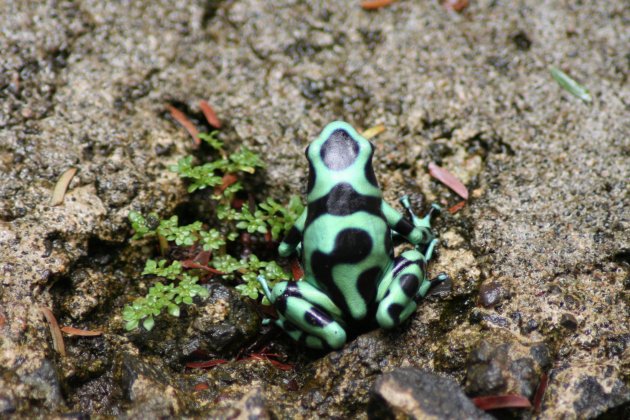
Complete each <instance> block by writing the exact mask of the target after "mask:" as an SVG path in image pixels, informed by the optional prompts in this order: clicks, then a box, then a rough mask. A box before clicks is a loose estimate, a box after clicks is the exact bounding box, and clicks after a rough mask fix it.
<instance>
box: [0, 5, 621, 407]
mask: <svg viewBox="0 0 630 420" xmlns="http://www.w3.org/2000/svg"><path fill="white" fill-rule="evenodd" d="M311 3H315V4H311ZM470 3H471V4H470V6H469V7H468V8H466V9H465V10H464V11H463V12H462V13H459V14H458V13H455V12H449V11H447V10H446V9H445V8H444V7H442V6H441V5H440V2H438V1H425V2H413V1H409V0H400V1H398V2H395V3H394V4H393V5H392V6H390V7H387V8H383V9H380V10H377V11H365V10H363V9H361V7H360V6H359V2H358V1H356V2H355V1H352V2H351V1H348V2H338V1H321V2H306V1H298V0H293V1H291V0H285V1H275V2H268V1H262V0H242V1H215V0H204V1H202V0H197V1H192V0H189V1H186V0H184V1H178V2H172V1H154V2H150V3H146V4H145V3H143V2H130V3H127V4H125V5H124V6H122V5H120V4H118V3H113V2H100V1H88V0H85V1H54V2H53V1H51V2H23V1H18V0H14V1H11V0H0V16H3V18H2V19H1V20H0V57H2V59H1V60H0V177H1V182H0V373H1V374H0V416H2V415H4V414H10V413H16V414H20V415H24V416H32V415H52V414H64V413H86V414H88V413H89V414H111V415H127V416H129V417H135V416H142V415H146V413H152V414H154V415H182V414H199V415H213V414H214V415H218V416H231V415H234V414H235V413H238V412H240V413H243V412H251V413H255V414H256V415H258V416H265V415H268V414H272V415H275V416H278V417H281V418H288V417H294V416H296V415H302V416H305V417H312V416H316V415H319V416H341V417H349V416H358V417H362V418H365V417H366V416H367V413H368V411H369V410H370V408H369V407H373V406H374V404H376V402H375V398H377V397H375V393H374V392H375V391H374V390H373V389H372V386H373V384H374V382H375V381H376V380H377V378H379V377H380V375H382V374H384V373H388V372H391V371H393V370H394V369H395V368H397V367H408V368H413V367H418V368H423V369H429V370H432V371H434V372H438V373H440V374H442V375H446V376H450V377H451V378H453V379H455V380H456V381H457V383H459V385H460V386H461V387H462V389H463V390H464V391H465V392H466V394H467V395H468V396H469V397H474V396H479V395H496V394H506V393H516V394H521V395H524V396H526V397H527V398H530V399H531V400H533V399H534V398H535V393H536V389H537V388H538V385H539V383H540V382H541V378H542V377H543V376H544V375H547V376H548V378H549V381H548V387H547V389H546V392H545V394H544V398H543V400H542V407H541V412H540V413H539V414H537V415H535V414H531V413H530V412H529V411H526V410H525V411H524V410H520V411H513V412H512V413H511V414H512V415H517V416H523V417H529V416H532V415H534V416H540V417H542V418H559V417H565V418H574V417H580V418H595V417H598V416H602V415H608V416H611V418H614V417H615V416H624V415H630V414H629V411H630V302H629V299H630V298H629V296H630V274H629V273H630V260H629V259H630V233H629V232H630V225H629V224H630V210H628V209H629V208H630V199H629V196H628V184H627V181H628V179H630V165H629V164H628V162H629V161H630V160H629V158H630V156H629V155H630V119H629V118H628V115H629V112H628V107H629V105H630V88H629V87H628V86H629V85H628V74H629V73H630V68H629V67H630V60H629V56H628V45H630V7H628V4H627V2H624V1H608V2H584V3H586V4H584V3H582V2H569V3H565V2H554V1H546V2H534V1H521V2H499V1H475V0H471V2H470ZM552 65H554V66H557V67H559V68H561V69H563V70H564V71H566V72H567V73H568V74H569V75H570V76H571V77H573V78H575V79H576V80H578V81H579V82H581V83H582V84H584V85H585V86H586V87H587V88H588V89H589V90H590V93H591V95H592V98H593V100H592V102H591V103H585V102H582V101H581V100H580V99H578V98H576V97H573V96H571V95H570V94H569V93H568V92H566V91H564V90H563V89H562V88H561V87H560V86H559V85H558V84H557V83H556V82H555V81H554V80H553V79H552V78H551V76H550V73H549V66H552ZM199 99H206V100H208V101H210V103H212V105H213V106H214V108H215V109H216V110H217V113H218V114H219V116H220V118H221V120H222V122H223V124H224V128H223V129H222V132H221V133H222V134H221V136H222V138H223V140H225V142H226V143H227V144H228V145H240V144H245V145H248V146H249V147H251V148H252V149H253V150H255V151H257V152H259V153H261V154H262V155H263V156H264V159H265V161H266V163H267V165H268V166H267V169H266V171H265V172H264V173H263V176H264V180H265V183H266V184H267V186H268V190H267V191H268V194H269V195H272V196H274V197H275V198H276V199H278V200H282V199H283V198H285V197H288V195H289V194H290V193H301V192H303V191H304V189H305V184H306V169H307V165H306V164H305V159H304V157H303V149H304V148H305V146H306V144H307V143H308V142H309V141H310V140H311V139H312V138H314V137H315V136H316V135H317V134H319V131H320V130H321V129H322V128H323V126H324V125H325V124H327V123H328V122H330V121H332V120H337V119H342V120H346V121H348V122H350V123H351V124H353V125H354V126H355V127H357V128H359V129H364V128H367V127H370V126H373V125H376V124H384V125H385V127H386V131H385V132H384V133H383V134H381V135H379V136H378V137H377V138H376V139H374V144H375V146H376V152H375V169H376V171H377V176H378V178H379V181H380V184H381V186H382V188H383V190H384V193H385V197H386V199H387V200H388V201H389V202H390V203H396V200H397V198H398V197H399V196H400V195H402V194H403V193H408V194H410V195H411V197H412V203H413V204H414V206H415V207H419V206H421V205H422V204H423V203H425V204H426V203H427V202H432V201H436V202H440V203H442V204H443V205H445V207H449V206H452V205H455V204H456V203H458V202H459V201H460V199H458V198H457V196H455V195H454V194H453V193H451V192H449V190H448V189H447V188H446V187H444V186H443V185H441V184H439V183H438V182H436V181H435V180H434V179H432V178H431V177H430V176H429V174H428V170H427V166H428V163H429V162H431V161H433V162H436V163H438V164H439V165H441V166H443V167H445V168H447V169H448V170H449V171H451V172H452V173H453V174H455V175H456V176H457V177H458V178H460V179H461V180H462V181H463V182H464V183H465V184H466V185H467V187H468V189H469V191H470V192H471V194H470V195H471V196H470V198H469V200H468V201H467V203H466V205H465V207H464V208H463V209H462V210H460V211H459V212H457V213H456V214H450V213H448V212H444V213H443V214H442V216H441V217H440V218H439V219H438V220H437V221H436V226H437V228H436V229H437V232H438V234H439V235H440V237H441V240H442V243H441V246H440V248H439V250H438V254H437V256H436V259H435V262H434V263H433V264H432V265H430V267H429V270H430V272H431V273H432V275H434V274H436V273H438V272H441V271H442V272H446V273H447V274H449V276H450V278H451V284H452V287H451V289H450V290H448V289H447V288H446V289H445V290H441V291H439V293H437V294H436V295H434V296H432V297H431V298H429V299H428V300H427V302H425V303H423V304H422V305H421V306H420V308H419V309H418V311H417V314H415V316H414V317H412V320H411V321H410V322H408V323H406V324H405V325H403V326H401V327H400V328H398V329H396V330H395V331H392V332H383V331H375V332H372V333H368V334H366V335H363V336H361V337H359V338H357V339H356V340H354V341H353V342H351V343H348V344H347V345H346V347H344V349H342V350H341V351H338V352H333V353H330V354H328V355H325V356H322V355H314V354H312V353H311V352H307V351H304V350H303V349H300V348H299V347H295V346H294V345H293V344H292V343H290V342H289V341H288V340H287V339H285V338H283V337H282V336H277V337H275V338H274V339H273V340H274V342H275V343H276V344H274V345H276V346H277V349H278V350H279V351H282V352H283V354H285V355H286V357H287V360H288V361H289V362H291V364H293V365H294V369H293V370H292V371H282V370H281V369H277V368H276V367H274V366H273V365H271V364H269V363H268V362H265V361H260V360H244V361H238V362H236V361H233V362H230V363H228V364H225V365H221V366H218V367H216V368H214V369H211V370H207V371H197V370H195V371H190V370H184V368H183V365H182V364H181V362H179V363H180V364H179V365H178V361H177V359H176V358H174V356H172V354H177V355H179V354H180V353H185V352H186V351H191V349H190V348H186V349H185V350H182V349H181V348H178V349H177V351H176V352H175V353H172V354H170V355H169V354H167V353H168V349H166V350H165V349H164V348H161V350H160V351H159V352H157V351H155V352H152V351H150V350H151V349H150V348H149V347H147V346H146V345H143V342H142V336H140V337H130V335H129V334H127V333H125V331H124V329H123V328H122V320H121V317H120V312H121V310H122V307H123V306H124V304H125V303H127V302H128V301H129V299H131V298H132V297H133V294H134V293H135V292H136V291H137V290H136V287H137V286H136V285H137V283H138V282H139V281H140V280H139V278H140V275H139V273H140V271H141V270H142V266H143V261H144V259H145V258H147V257H148V256H150V255H151V252H152V249H151V247H149V246H145V247H139V246H137V245H130V244H129V241H128V239H129V237H130V233H131V232H130V226H129V223H128V222H127V215H128V213H129V211H130V210H137V211H141V212H147V211H156V212H158V213H160V214H161V215H165V216H166V215H170V214H172V213H173V212H174V211H176V209H180V210H181V208H182V205H183V204H182V203H185V200H186V193H185V186H184V185H183V183H182V182H181V181H180V180H179V179H178V178H177V177H176V176H175V175H174V174H173V173H171V172H170V171H168V170H167V168H168V166H169V165H170V164H172V163H173V162H175V161H176V160H177V159H178V158H180V157H182V156H184V155H186V154H188V153H189V152H190V146H191V142H190V139H189V138H188V137H187V135H186V134H185V132H184V131H183V130H182V129H180V128H179V127H178V126H177V124H176V123H175V122H174V121H173V120H172V119H171V118H170V116H169V115H168V113H167V112H166V108H165V105H166V104H168V103H170V104H174V105H176V106H178V107H179V108H180V109H182V110H184V111H186V112H188V113H189V114H190V115H192V117H193V118H195V117H198V115H199V109H198V108H197V101H198V100H199ZM195 121H196V120H195ZM199 124H200V125H201V128H203V124H202V123H199ZM69 167H76V168H78V172H77V175H76V176H75V177H74V178H73V180H72V182H71V183H70V186H69V191H68V194H67V195H66V197H65V201H64V203H63V204H62V205H60V206H56V207H51V206H50V204H49V203H50V198H51V194H52V190H53V188H54V186H55V183H56V181H57V179H58V178H59V176H60V175H61V174H62V173H63V172H64V171H65V170H66V169H68V168H69ZM423 198H424V199H423ZM178 206H179V207H178ZM221 293H222V295H221V296H226V297H225V300H222V302H223V303H222V305H224V306H225V302H230V300H229V299H233V297H232V298H229V295H230V293H229V292H226V291H222V292H221ZM42 306H45V307H48V308H50V309H52V311H53V312H54V313H55V315H56V316H57V318H58V320H59V322H60V324H61V325H72V326H75V327H80V328H91V329H100V330H103V331H104V332H105V334H104V335H102V336H100V337H95V338H76V337H74V338H70V337H66V340H65V345H66V353H67V354H66V356H65V357H62V356H60V355H59V354H58V352H56V351H55V350H54V348H53V343H52V339H51V334H50V332H49V329H48V324H47V323H46V321H45V320H44V318H43V316H42V313H41V311H40V307H42ZM239 308H240V309H239V311H247V310H246V309H245V308H244V307H240V306H239ZM186 316H187V315H186V314H184V315H183V318H185V317H186ZM188 316H191V317H192V316H193V315H191V314H189V315H188ZM244 317H245V318H247V319H254V318H252V317H251V316H249V315H247V316H244ZM189 321H190V322H193V321H191V320H189ZM212 328H214V329H213V331H215V330H216V328H215V327H212ZM217 328H218V327H217ZM231 328H233V329H238V326H236V327H234V326H232V327H231ZM247 331H250V329H248V330H247ZM173 337H174V336H172V335H169V339H172V338H173ZM148 339H149V338H148ZM150 340H152V341H155V342H159V341H160V340H159V337H150ZM171 342H172V343H174V344H172V345H173V346H175V347H177V345H178V344H177V340H176V338H175V339H172V340H171V341H169V343H171ZM189 346H192V344H190V345H189ZM217 351H219V350H217ZM230 351H231V352H232V353H226V354H225V356H226V357H228V358H229V357H235V354H234V353H233V352H234V350H233V349H232V350H230ZM220 355H221V354H217V357H218V356H220ZM178 366H179V367H178ZM200 384H202V386H199V385H200ZM414 395H415V394H414ZM495 414H497V413H495ZM503 414H505V413H503ZM503 414H501V413H499V415H503ZM508 414H510V413H508Z"/></svg>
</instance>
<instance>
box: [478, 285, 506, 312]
mask: <svg viewBox="0 0 630 420" xmlns="http://www.w3.org/2000/svg"><path fill="white" fill-rule="evenodd" d="M506 295H507V293H506V291H505V289H504V288H503V286H502V285H501V283H499V282H498V281H491V282H489V283H484V284H482V285H481V287H480V288H479V304H480V305H481V306H483V307H484V308H492V307H495V306H497V305H498V304H500V303H501V300H503V299H505V297H506Z"/></svg>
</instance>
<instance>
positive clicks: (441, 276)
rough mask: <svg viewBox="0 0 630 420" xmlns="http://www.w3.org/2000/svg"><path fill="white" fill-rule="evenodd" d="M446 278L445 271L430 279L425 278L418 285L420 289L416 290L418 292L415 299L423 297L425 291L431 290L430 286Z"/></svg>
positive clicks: (425, 293)
mask: <svg viewBox="0 0 630 420" xmlns="http://www.w3.org/2000/svg"><path fill="white" fill-rule="evenodd" d="M446 280H448V275H447V274H446V273H440V274H438V275H437V276H436V277H434V278H432V279H431V280H427V279H425V280H424V281H423V282H422V285H421V286H420V290H418V294H417V296H416V297H417V299H420V298H423V297H425V296H426V295H427V293H429V290H431V288H433V287H435V286H437V285H438V284H439V283H442V282H443V281H446Z"/></svg>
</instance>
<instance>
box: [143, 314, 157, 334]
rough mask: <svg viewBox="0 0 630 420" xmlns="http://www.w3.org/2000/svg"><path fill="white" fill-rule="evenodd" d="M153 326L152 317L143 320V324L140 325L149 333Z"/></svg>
mask: <svg viewBox="0 0 630 420" xmlns="http://www.w3.org/2000/svg"><path fill="white" fill-rule="evenodd" d="M154 325H155V321H154V320H153V317H149V318H147V319H145V320H144V322H143V323H142V326H143V327H144V328H146V330H147V331H151V330H152V329H153V326H154Z"/></svg>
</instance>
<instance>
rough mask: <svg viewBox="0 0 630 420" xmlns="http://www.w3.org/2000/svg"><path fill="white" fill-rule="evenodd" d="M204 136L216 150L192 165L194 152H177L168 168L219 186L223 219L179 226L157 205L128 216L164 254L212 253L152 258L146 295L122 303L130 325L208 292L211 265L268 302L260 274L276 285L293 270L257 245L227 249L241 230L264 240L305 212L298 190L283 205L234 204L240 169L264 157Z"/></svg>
mask: <svg viewBox="0 0 630 420" xmlns="http://www.w3.org/2000/svg"><path fill="white" fill-rule="evenodd" d="M199 138H200V139H202V140H203V141H205V142H206V143H207V144H208V145H209V146H210V148H211V149H214V150H215V151H217V152H218V154H219V158H218V159H216V160H213V161H211V162H207V163H203V164H200V165H194V164H193V157H192V156H188V157H185V158H182V159H180V160H179V161H178V163H177V165H173V166H172V167H171V170H173V171H174V172H177V173H178V174H179V176H180V177H182V178H184V179H186V180H187V181H188V183H189V184H188V191H189V192H194V191H197V190H203V189H206V188H214V193H213V194H212V196H211V197H212V199H213V200H214V201H215V204H216V217H217V219H218V222H219V221H220V222H221V224H220V226H219V225H217V227H216V228H211V227H208V226H207V225H205V224H204V223H202V222H201V221H195V222H194V223H191V224H188V225H183V226H180V225H179V219H178V217H177V216H171V217H170V218H168V219H160V218H159V217H158V216H157V215H156V214H155V213H150V214H148V215H147V216H146V217H145V216H143V215H142V214H140V213H139V212H135V211H132V212H130V213H129V221H130V222H131V226H132V228H133V230H134V236H133V239H141V238H147V237H157V238H158V240H159V244H160V249H161V251H162V255H166V253H167V251H168V250H169V249H170V248H171V247H173V246H174V247H179V248H181V249H182V252H183V251H188V253H189V254H190V256H191V258H190V260H188V261H192V259H193V258H194V255H195V254H199V253H200V252H202V251H203V252H205V253H206V255H208V258H206V260H207V264H203V263H198V262H196V261H195V262H194V263H193V264H190V263H188V264H184V263H183V262H184V261H178V260H174V261H169V260H167V259H164V258H163V259H160V260H159V261H157V260H151V259H150V260H148V261H147V262H146V265H145V268H144V271H143V273H142V274H143V275H146V276H154V277H156V278H158V279H160V280H159V281H158V282H157V283H155V284H154V285H153V286H151V287H150V288H149V291H148V294H147V295H146V296H145V297H141V298H137V299H135V300H134V301H133V303H131V304H130V305H127V306H126V307H125V308H124V310H123V319H124V320H125V328H126V329H127V330H133V329H135V328H137V327H138V326H140V325H142V326H143V327H144V328H146V329H147V330H151V329H152V328H153V326H154V325H155V317H157V316H158V315H159V314H160V313H162V311H163V310H164V309H166V311H167V312H168V313H169V314H170V315H172V316H179V313H180V305H181V304H182V303H184V304H191V303H192V302H193V298H194V297H196V296H200V297H205V296H207V294H208V292H207V290H206V289H205V288H204V287H203V286H201V285H199V284H198V282H199V279H200V278H201V277H202V276H207V275H208V272H210V273H213V275H214V276H215V277H218V278H222V279H224V280H228V281H232V282H235V283H236V286H235V289H236V290H238V291H239V293H240V294H241V295H242V296H246V297H248V298H250V299H254V300H258V299H260V300H261V303H262V304H264V305H268V304H269V302H268V301H267V298H266V297H265V296H264V293H263V291H262V289H261V287H260V284H259V283H258V281H257V280H256V278H257V277H258V276H259V275H261V274H262V275H264V276H265V278H266V279H267V281H268V283H269V284H270V285H271V286H272V287H273V285H274V284H275V283H276V282H278V281H280V280H286V279H288V278H289V275H288V274H287V273H286V272H285V271H284V270H283V268H282V267H281V266H280V265H278V264H277V263H276V262H275V261H263V260H261V259H259V258H258V256H256V255H255V254H254V253H250V254H249V255H248V257H247V258H241V259H237V258H235V257H234V256H233V255H230V254H229V253H228V252H227V250H226V249H227V248H229V247H228V246H227V245H228V243H230V242H234V241H236V240H238V238H239V237H240V236H241V235H240V233H239V232H247V233H248V234H250V235H260V236H261V240H260V241H259V242H260V243H265V241H270V240H274V241H275V240H278V239H279V238H280V237H281V236H282V235H283V234H284V233H285V232H286V231H287V230H288V229H289V228H290V227H291V226H292V225H293V223H294V222H295V220H296V219H297V218H298V217H299V215H300V214H301V213H302V211H303V209H304V206H303V205H302V202H301V200H300V198H299V197H297V196H292V197H291V198H290V199H289V202H288V205H287V206H286V207H285V206H283V205H281V204H280V203H278V202H276V201H275V200H273V199H272V198H267V199H266V200H265V201H263V202H262V203H260V204H258V205H257V206H251V207H250V206H249V205H242V206H241V208H240V209H238V208H236V207H235V206H234V205H233V204H234V202H235V197H236V194H237V193H238V192H239V191H241V190H242V189H243V185H242V184H241V182H240V179H239V174H241V176H242V175H243V173H244V174H252V173H254V172H255V170H256V168H260V167H262V166H263V163H262V161H261V159H260V157H259V156H258V155H257V154H255V153H253V152H251V151H249V150H247V149H245V148H242V149H241V150H240V151H237V152H234V153H231V154H228V153H227V152H226V151H225V150H224V149H223V142H221V140H219V139H218V138H217V136H216V132H213V133H211V134H200V135H199ZM252 251H255V250H252ZM183 253H184V254H185V253H186V252H183ZM167 282H168V283H167ZM165 283H167V284H165Z"/></svg>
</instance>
